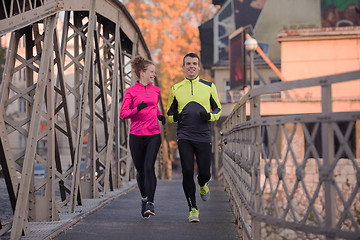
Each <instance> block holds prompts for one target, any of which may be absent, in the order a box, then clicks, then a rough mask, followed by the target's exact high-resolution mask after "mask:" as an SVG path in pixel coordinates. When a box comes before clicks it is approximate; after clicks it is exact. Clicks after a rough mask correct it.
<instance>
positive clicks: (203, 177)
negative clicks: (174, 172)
mask: <svg viewBox="0 0 360 240" xmlns="http://www.w3.org/2000/svg"><path fill="white" fill-rule="evenodd" d="M177 142H178V147H179V153H180V160H181V167H182V174H183V182H182V184H183V188H184V192H185V196H186V200H187V202H188V205H189V210H191V208H192V207H194V208H197V206H196V198H195V192H196V187H195V182H194V155H195V156H196V163H197V166H198V179H199V184H200V186H204V184H205V183H207V182H208V181H209V180H210V177H211V173H210V164H211V143H205V142H195V141H189V140H185V139H179V140H178V141H177Z"/></svg>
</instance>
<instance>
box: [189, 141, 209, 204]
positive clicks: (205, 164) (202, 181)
mask: <svg viewBox="0 0 360 240" xmlns="http://www.w3.org/2000/svg"><path fill="white" fill-rule="evenodd" d="M193 144H194V146H195V156H196V162H197V165H198V177H197V182H198V184H199V191H200V197H201V199H202V200H203V201H208V200H209V198H210V190H209V187H208V185H207V182H208V181H209V180H210V178H211V172H210V165H211V143H202V142H194V143H193Z"/></svg>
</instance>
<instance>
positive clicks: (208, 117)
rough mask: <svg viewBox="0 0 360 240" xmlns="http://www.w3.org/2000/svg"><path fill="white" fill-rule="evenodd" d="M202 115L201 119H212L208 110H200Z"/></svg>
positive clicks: (205, 120)
mask: <svg viewBox="0 0 360 240" xmlns="http://www.w3.org/2000/svg"><path fill="white" fill-rule="evenodd" d="M200 117H201V120H203V121H204V122H207V121H209V120H210V117H211V116H210V113H208V112H206V111H201V112H200Z"/></svg>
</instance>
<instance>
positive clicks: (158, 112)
mask: <svg viewBox="0 0 360 240" xmlns="http://www.w3.org/2000/svg"><path fill="white" fill-rule="evenodd" d="M157 115H158V116H160V115H162V113H161V112H160V110H159V106H158V107H157Z"/></svg>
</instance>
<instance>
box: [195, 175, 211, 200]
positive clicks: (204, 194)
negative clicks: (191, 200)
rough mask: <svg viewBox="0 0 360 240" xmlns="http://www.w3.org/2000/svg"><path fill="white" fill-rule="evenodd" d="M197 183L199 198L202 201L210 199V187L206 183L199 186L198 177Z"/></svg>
mask: <svg viewBox="0 0 360 240" xmlns="http://www.w3.org/2000/svg"><path fill="white" fill-rule="evenodd" d="M196 182H197V185H198V186H199V190H200V191H199V192H200V198H201V200H203V201H208V200H209V199H210V189H209V186H208V184H207V183H205V185H204V186H202V187H201V186H200V184H199V179H198V177H196Z"/></svg>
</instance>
